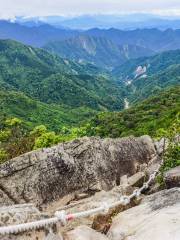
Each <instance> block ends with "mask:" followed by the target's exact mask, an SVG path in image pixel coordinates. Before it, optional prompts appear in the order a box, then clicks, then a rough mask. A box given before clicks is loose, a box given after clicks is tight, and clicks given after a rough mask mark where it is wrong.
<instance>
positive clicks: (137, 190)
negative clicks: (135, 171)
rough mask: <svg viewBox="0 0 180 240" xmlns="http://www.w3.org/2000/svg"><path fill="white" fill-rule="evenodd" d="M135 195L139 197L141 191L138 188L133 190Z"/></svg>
mask: <svg viewBox="0 0 180 240" xmlns="http://www.w3.org/2000/svg"><path fill="white" fill-rule="evenodd" d="M134 192H135V194H136V197H139V196H140V195H141V192H140V191H139V189H136V190H134Z"/></svg>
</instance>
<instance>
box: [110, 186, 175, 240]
mask: <svg viewBox="0 0 180 240" xmlns="http://www.w3.org/2000/svg"><path fill="white" fill-rule="evenodd" d="M179 224H180V188H173V189H170V190H163V191H161V192H157V193H155V194H152V195H150V196H148V197H146V198H144V200H143V201H142V203H141V204H140V205H139V206H137V207H134V208H131V209H129V210H127V211H124V212H122V213H120V214H119V215H117V216H116V217H115V218H114V219H113V223H112V226H111V228H110V231H109V233H108V235H107V236H108V238H109V239H110V240H152V239H153V240H179V236H180V227H179Z"/></svg>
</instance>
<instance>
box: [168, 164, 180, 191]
mask: <svg viewBox="0 0 180 240" xmlns="http://www.w3.org/2000/svg"><path fill="white" fill-rule="evenodd" d="M164 180H165V183H166V187H167V188H173V187H180V166H178V167H175V168H173V169H170V170H169V171H167V172H165V174H164Z"/></svg>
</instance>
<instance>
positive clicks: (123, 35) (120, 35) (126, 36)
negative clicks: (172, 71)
mask: <svg viewBox="0 0 180 240" xmlns="http://www.w3.org/2000/svg"><path fill="white" fill-rule="evenodd" d="M86 34H88V35H90V36H94V37H103V38H107V39H109V40H111V41H113V42H115V43H116V44H119V45H123V44H130V45H137V46H141V47H145V48H148V49H151V50H153V51H157V52H159V51H166V50H175V49H179V48H180V41H179V40H180V30H172V29H167V30H165V31H161V30H158V29H136V30H132V31H122V30H118V29H114V28H111V29H108V30H101V29H98V28H94V29H90V30H88V31H87V32H86Z"/></svg>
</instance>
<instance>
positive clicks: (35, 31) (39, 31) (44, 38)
mask: <svg viewBox="0 0 180 240" xmlns="http://www.w3.org/2000/svg"><path fill="white" fill-rule="evenodd" d="M31 25H33V24H32V23H31ZM76 34H78V32H76V31H72V30H67V29H57V28H54V27H52V26H50V25H47V24H43V25H39V26H32V27H27V26H23V25H20V24H18V23H11V22H8V21H0V39H12V40H16V41H19V42H22V43H24V44H29V45H31V46H36V47H40V46H42V45H44V44H46V43H47V42H48V41H52V40H53V41H54V40H63V39H66V38H69V37H72V36H74V35H76Z"/></svg>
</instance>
